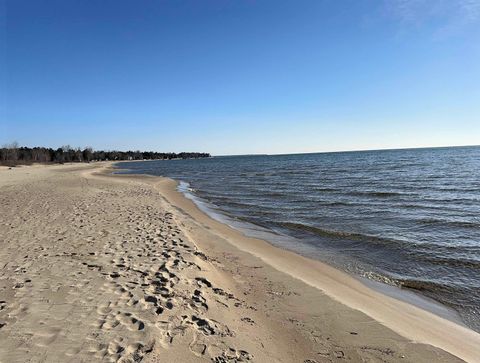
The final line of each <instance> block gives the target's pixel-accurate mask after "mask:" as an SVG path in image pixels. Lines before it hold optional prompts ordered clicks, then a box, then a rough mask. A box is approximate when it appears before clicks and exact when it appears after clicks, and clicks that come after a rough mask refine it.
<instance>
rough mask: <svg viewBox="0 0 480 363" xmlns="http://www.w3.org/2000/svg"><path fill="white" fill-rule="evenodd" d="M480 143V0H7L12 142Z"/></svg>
mask: <svg viewBox="0 0 480 363" xmlns="http://www.w3.org/2000/svg"><path fill="white" fill-rule="evenodd" d="M13 141H17V142H18V143H19V144H21V145H26V146H37V145H41V146H49V147H59V146H61V145H66V144H68V145H72V146H79V147H85V146H92V147H94V148H95V149H119V150H128V149H140V150H155V151H174V152H179V151H204V152H210V153H212V154H214V155H227V154H253V153H271V154H275V153H295V152H317V151H336V150H363V149H382V148H403V147H426V146H447V145H478V144H480V0H341V1H339V0H309V1H305V0H294V1H289V0H288V1H287V0H285V1H284V0H264V1H262V0H243V1H240V0H238V1H234V0H195V1H194V0H190V1H182V0H177V1H167V0H165V1H163V0H135V1H123V0H103V1H85V0H58V1H54V0H50V1H44V0H32V1H27V0H12V1H10V0H0V145H2V144H6V143H10V142H13Z"/></svg>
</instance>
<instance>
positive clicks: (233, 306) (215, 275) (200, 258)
mask: <svg viewBox="0 0 480 363" xmlns="http://www.w3.org/2000/svg"><path fill="white" fill-rule="evenodd" d="M108 167H109V164H92V165H63V166H47V167H45V166H33V167H21V168H13V169H11V170H10V169H6V168H3V169H1V170H0V269H1V274H0V362H2V363H11V362H96V361H99V362H100V361H102V362H117V361H119V362H140V361H141V362H176V363H180V362H300V363H314V362H318V363H320V362H461V361H462V360H461V359H459V358H458V357H456V356H454V355H453V354H450V353H448V352H446V351H445V350H442V349H440V348H438V346H439V345H441V344H440V343H438V341H435V342H434V344H435V345H437V347H435V346H433V345H430V344H425V343H428V341H427V340H428V334H427V335H425V333H424V332H422V333H421V334H420V335H419V338H418V339H416V338H415V339H414V340H416V341H423V343H415V342H413V341H412V339H408V338H407V337H405V336H406V335H408V334H403V331H400V333H402V334H401V335H400V334H399V333H398V332H395V331H394V330H392V329H391V328H389V327H387V326H386V325H388V324H381V323H379V322H378V321H377V320H381V319H377V320H375V319H373V318H372V317H371V316H369V315H372V314H369V312H368V311H362V309H361V308H359V307H355V308H352V307H350V306H349V305H352V304H349V303H348V302H347V301H346V302H345V303H341V302H339V300H341V299H342V298H343V297H342V296H343V295H341V294H340V295H338V296H334V297H332V296H331V294H330V295H329V294H328V293H325V291H322V288H321V286H313V285H314V284H311V283H310V282H309V281H305V282H306V283H305V282H303V281H301V280H306V279H303V278H301V277H299V276H296V274H295V273H284V272H287V271H282V267H281V266H278V265H277V266H275V263H267V262H268V261H266V259H265V258H262V256H259V254H258V253H253V254H252V253H250V252H249V251H248V243H247V244H244V245H242V246H243V248H242V246H241V245H240V244H241V242H242V241H241V238H240V237H238V236H236V234H235V233H231V232H229V231H227V230H223V229H222V228H220V227H218V228H217V223H218V222H213V221H209V220H208V217H206V216H205V215H203V216H201V215H200V213H201V212H200V211H198V210H195V209H194V207H192V206H191V202H190V201H187V200H183V199H182V197H181V195H179V194H178V193H176V192H175V191H174V186H175V183H174V182H172V181H170V180H167V179H161V178H155V177H136V176H111V175H108ZM225 228H227V229H228V227H225ZM235 239H236V241H237V242H238V243H237V244H236V243H235V241H234V240H235ZM274 250H275V249H274V248H273V247H271V251H270V250H268V249H264V250H263V252H262V253H272V254H275V252H272V251H274ZM268 251H270V252H268ZM280 254H281V252H280ZM272 261H273V260H272ZM275 261H277V262H278V261H279V260H275ZM275 261H274V262H275ZM292 261H293V260H292ZM285 269H291V268H290V267H289V266H285ZM317 273H318V271H317ZM312 276H313V275H312ZM307 280H308V279H307ZM387 313H388V310H387V311H385V314H387ZM387 320H388V319H387ZM390 322H391V320H390ZM427 324H428V323H427ZM433 326H434V327H435V329H437V326H436V325H433ZM400 330H401V329H400ZM465 330H466V329H465ZM454 331H455V332H456V333H457V334H463V333H464V331H463V330H458V331H456V330H454ZM459 332H460V333H459ZM437 333H438V332H437ZM440 333H441V335H442V334H443V335H445V336H447V337H448V334H450V332H449V331H444V332H440ZM422 334H423V335H422ZM468 334H469V333H467V334H466V335H465V336H464V338H465V341H466V343H465V346H464V347H459V349H463V350H466V351H467V353H466V354H464V355H463V356H462V358H463V359H465V360H467V361H471V362H474V361H475V354H476V351H475V347H473V348H472V347H471V344H472V342H473V343H474V342H475V339H477V336H478V334H476V333H473V332H472V334H471V335H468ZM412 336H413V337H415V334H413V335H412ZM462 337H463V336H462ZM455 342H456V341H455ZM455 344H457V343H455ZM445 349H447V350H450V351H452V349H449V348H448V347H447V348H445ZM453 353H455V350H454V349H453ZM458 355H459V354H458ZM479 361H480V360H479Z"/></svg>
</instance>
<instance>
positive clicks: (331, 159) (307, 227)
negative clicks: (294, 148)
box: [120, 147, 480, 331]
mask: <svg viewBox="0 0 480 363" xmlns="http://www.w3.org/2000/svg"><path fill="white" fill-rule="evenodd" d="M120 166H122V167H125V168H128V169H130V170H131V172H135V173H147V174H152V175H162V176H168V177H172V178H174V179H177V180H181V181H185V182H187V183H189V184H190V187H191V188H192V190H193V193H194V194H195V195H196V196H197V197H198V198H201V199H203V200H206V201H208V202H209V203H211V204H212V205H213V206H214V207H215V208H218V209H219V210H220V211H222V212H223V213H225V214H227V215H229V216H231V217H233V218H236V219H240V220H245V221H248V222H250V223H253V224H255V225H258V226H261V227H264V228H267V229H268V230H271V231H273V232H275V233H277V234H278V235H286V236H290V237H292V239H291V241H294V242H290V243H289V244H288V245H287V246H285V245H284V246H283V247H287V248H290V249H293V250H295V251H297V252H299V253H303V254H307V255H309V256H311V257H314V258H317V259H320V260H324V261H327V262H329V263H331V264H334V265H336V266H338V267H341V268H343V269H345V270H347V271H349V272H352V273H355V274H359V275H361V276H364V277H368V278H371V279H374V280H379V281H383V282H386V283H389V284H393V285H397V286H403V287H408V288H411V289H415V290H416V291H419V292H420V293H422V294H423V295H425V296H428V297H431V298H433V299H435V300H437V301H440V302H441V303H443V304H445V305H448V306H450V307H453V308H454V309H455V310H457V311H459V312H460V314H461V316H462V318H463V320H464V321H465V322H466V324H467V325H469V326H470V327H472V328H474V329H476V330H477V331H480V147H465V148H437V149H410V150H388V151H368V152H345V153H321V154H301V155H298V154H297V155H278V156H235V157H214V158H210V159H199V160H171V161H153V162H135V163H128V164H120ZM272 242H274V243H275V241H272Z"/></svg>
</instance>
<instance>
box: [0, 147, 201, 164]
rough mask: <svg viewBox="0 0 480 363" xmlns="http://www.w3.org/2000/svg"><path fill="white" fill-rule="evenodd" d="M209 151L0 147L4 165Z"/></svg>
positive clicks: (146, 157) (160, 156)
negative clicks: (162, 151)
mask: <svg viewBox="0 0 480 363" xmlns="http://www.w3.org/2000/svg"><path fill="white" fill-rule="evenodd" d="M207 157H210V154H208V153H197V152H181V153H160V152H156V151H138V150H137V151H117V150H111V151H104V150H93V149H92V148H91V147H86V148H84V149H81V148H79V147H77V148H73V147H71V146H69V145H66V146H62V147H59V148H58V149H52V148H47V147H25V146H22V147H19V146H18V144H17V143H12V144H9V145H4V146H3V147H2V148H0V163H1V164H3V165H20V164H31V163H70V162H87V163H89V162H92V161H108V160H158V159H162V160H166V159H191V158H207Z"/></svg>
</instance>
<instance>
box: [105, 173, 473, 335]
mask: <svg viewBox="0 0 480 363" xmlns="http://www.w3.org/2000/svg"><path fill="white" fill-rule="evenodd" d="M113 167H114V168H115V169H116V171H115V172H113V174H132V173H136V172H137V171H136V170H132V169H128V168H125V167H119V166H118V164H114V165H113ZM132 175H135V174H132ZM137 175H150V176H154V177H158V175H155V174H148V173H142V174H137ZM162 177H163V178H169V179H173V180H175V182H176V183H177V191H179V192H180V193H182V195H183V196H184V197H185V198H187V199H189V200H191V201H192V202H193V203H194V204H195V205H196V206H197V207H198V209H199V210H201V211H202V212H203V213H205V214H206V215H208V216H209V217H210V218H212V219H214V220H216V221H218V222H220V223H223V224H226V225H228V226H229V227H231V228H233V229H235V230H237V231H239V232H240V233H242V234H243V235H245V236H247V237H253V238H257V239H261V240H263V241H266V242H268V243H269V244H271V245H272V246H274V247H275V248H281V249H285V250H288V251H290V252H293V253H295V254H298V255H301V256H303V257H307V258H310V259H312V256H311V254H310V253H308V250H307V251H303V253H302V251H299V250H298V248H295V247H296V246H297V247H298V245H299V244H301V245H303V246H306V247H308V245H305V244H302V243H301V241H300V240H299V239H297V238H295V237H292V236H288V235H285V234H283V233H281V232H280V231H274V230H270V229H267V228H264V227H262V226H259V225H256V224H253V223H250V222H248V221H245V220H242V219H240V218H238V217H236V216H230V215H228V214H227V213H226V212H224V211H223V210H222V209H221V206H216V205H214V204H212V203H210V202H209V201H207V200H205V199H202V198H201V197H199V196H197V195H195V193H194V191H193V190H192V189H191V188H190V184H189V183H188V182H186V181H183V180H177V179H174V178H171V177H166V176H162ZM318 261H320V262H322V263H326V264H328V265H329V266H331V267H333V268H335V269H338V270H341V271H343V272H346V273H348V274H349V275H350V276H352V277H354V278H355V279H357V280H358V281H360V282H361V283H362V284H363V285H365V286H367V287H368V288H371V289H373V290H375V291H377V292H380V293H382V294H383V295H386V296H389V297H391V298H394V299H396V300H399V301H403V302H406V303H408V304H410V305H413V306H416V307H418V308H420V309H423V310H425V311H428V312H430V313H432V314H434V315H437V316H439V317H442V318H444V319H446V320H449V321H452V322H454V323H456V324H458V325H461V326H463V327H466V328H469V329H471V328H470V327H469V326H468V325H466V324H465V322H464V321H463V319H462V317H461V316H460V314H459V313H458V312H457V311H456V310H454V309H453V308H451V307H449V306H447V305H444V304H442V303H441V302H439V301H436V300H434V299H431V298H429V297H427V296H424V295H421V294H420V293H419V292H417V291H416V290H414V289H409V288H400V287H398V286H395V285H393V284H388V283H387V281H379V280H377V279H374V278H369V277H365V276H360V275H356V274H354V273H352V271H349V270H346V269H343V268H342V266H341V265H338V264H333V263H332V262H331V261H329V260H328V259H325V260H323V259H322V260H318Z"/></svg>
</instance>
